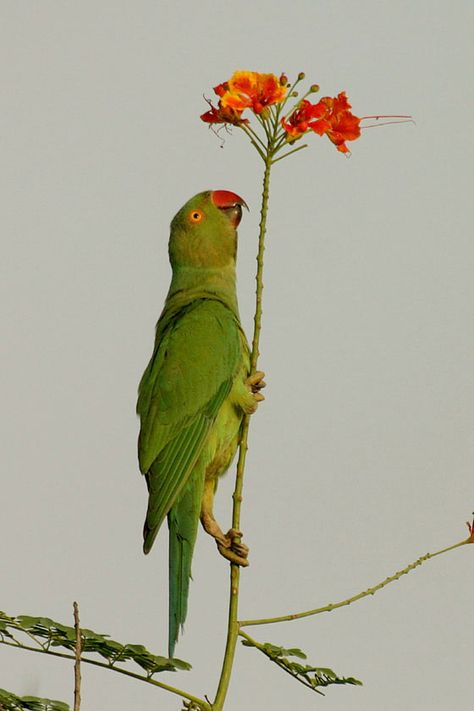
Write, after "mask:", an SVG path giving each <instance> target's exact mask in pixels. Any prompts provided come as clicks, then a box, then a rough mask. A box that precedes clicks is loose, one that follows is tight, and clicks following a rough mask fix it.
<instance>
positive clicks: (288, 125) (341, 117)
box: [281, 91, 360, 153]
mask: <svg viewBox="0 0 474 711" xmlns="http://www.w3.org/2000/svg"><path fill="white" fill-rule="evenodd" d="M350 109H351V105H350V103H349V102H348V100H347V96H346V93H345V92H344V91H342V92H341V93H340V94H338V95H337V97H336V98H334V99H333V98H331V97H330V96H325V97H324V98H323V99H321V100H320V101H318V103H317V104H311V103H310V102H309V101H307V100H306V99H304V100H303V101H302V102H301V103H300V105H299V106H298V108H297V109H296V111H293V113H292V114H290V116H289V118H288V120H286V119H282V122H281V124H282V126H283V128H284V129H285V131H286V132H287V134H288V135H289V136H290V140H296V139H297V138H300V136H302V135H303V134H304V133H306V131H309V130H311V131H314V132H315V133H317V134H318V135H319V136H323V135H324V134H326V135H327V137H328V138H329V139H330V140H331V141H332V142H333V143H334V145H335V146H336V147H337V150H338V151H340V152H341V153H348V152H349V149H348V148H347V146H346V144H345V141H354V140H355V139H356V138H359V136H360V118H358V117H357V116H354V114H352V113H351V111H350Z"/></svg>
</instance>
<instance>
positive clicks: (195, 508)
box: [168, 471, 204, 657]
mask: <svg viewBox="0 0 474 711" xmlns="http://www.w3.org/2000/svg"><path fill="white" fill-rule="evenodd" d="M203 484H204V476H203V474H202V473H201V472H199V471H197V472H196V471H195V472H194V473H193V475H192V477H191V479H190V481H189V482H188V483H187V485H186V487H185V489H184V491H183V493H182V494H181V496H180V498H179V499H178V501H177V502H176V504H175V505H174V506H173V508H172V509H171V511H170V512H169V514H168V527H169V626H168V654H169V656H170V657H172V656H173V654H174V648H175V645H176V642H177V641H178V636H179V631H180V628H181V629H182V628H183V625H184V621H185V620H186V613H187V610H188V593H189V581H190V579H191V562H192V558H193V551H194V544H195V542H196V535H197V528H198V523H199V515H200V512H201V499H202V490H203Z"/></svg>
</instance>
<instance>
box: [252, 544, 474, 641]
mask: <svg viewBox="0 0 474 711" xmlns="http://www.w3.org/2000/svg"><path fill="white" fill-rule="evenodd" d="M471 542H472V541H471V539H470V538H467V539H465V540H463V541H459V543H455V544H454V545H452V546H449V547H448V548H443V549H442V550H440V551H436V553H426V554H425V555H422V556H421V557H420V558H418V559H417V560H415V562H414V563H410V564H409V565H407V566H406V568H403V570H399V571H398V572H397V573H394V575H391V576H389V577H388V578H385V580H382V582H380V583H378V584H377V585H374V587H372V588H368V589H367V590H364V591H363V592H360V593H358V594H357V595H353V596H352V597H348V598H347V599H346V600H341V601H340V602H333V603H330V604H329V605H325V606H324V607H317V608H315V609H314V610H306V611H304V612H294V613H292V614H289V615H282V616H281V617H267V618H262V619H259V620H241V621H240V622H239V623H238V624H239V627H250V626H251V625H271V624H274V623H276V622H290V621H291V620H299V619H301V618H302V617H310V616H311V615H319V614H320V613H321V612H332V610H336V609H337V608H338V607H345V606H346V605H350V604H351V603H352V602H356V601H357V600H362V599H363V598H364V597H367V596H368V595H375V593H376V592H378V591H379V590H382V588H384V587H386V586H387V585H388V584H389V583H393V582H395V580H399V578H401V577H402V575H406V574H407V573H411V571H412V570H415V568H418V566H419V565H422V563H425V561H427V560H431V559H432V558H435V557H436V556H438V555H442V554H443V553H448V552H449V551H452V550H454V549H455V548H460V547H461V546H464V545H466V543H471Z"/></svg>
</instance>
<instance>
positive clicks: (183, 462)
mask: <svg viewBox="0 0 474 711" xmlns="http://www.w3.org/2000/svg"><path fill="white" fill-rule="evenodd" d="M159 326H160V324H158V329H157V333H159V338H157V342H156V344H155V351H154V353H153V356H152V359H151V361H150V365H149V366H148V368H147V370H146V371H145V374H144V376H143V378H142V381H141V383H140V388H139V399H138V405H137V411H138V413H139V415H140V418H141V430H140V436H139V459H140V468H141V470H142V472H143V473H144V474H146V478H147V483H148V489H149V505H148V513H147V519H146V523H145V530H144V535H145V545H144V549H145V551H148V550H149V549H150V548H151V545H152V543H153V540H154V538H155V536H156V534H157V532H158V529H159V527H160V526H161V524H162V522H163V520H164V518H165V516H166V514H167V513H168V511H169V510H170V508H171V507H172V506H173V504H174V502H175V501H176V499H177V497H178V496H179V494H180V492H181V491H182V489H183V487H184V486H185V485H186V482H187V481H188V478H189V476H190V473H191V471H192V469H193V467H194V465H195V464H196V461H197V459H198V457H199V454H200V452H201V450H202V447H203V445H204V443H205V441H206V438H207V435H208V433H209V430H210V428H211V427H212V424H213V422H214V420H215V418H216V417H217V414H218V412H219V410H220V408H221V406H222V403H223V402H224V400H225V398H226V397H227V396H228V394H229V393H230V390H231V388H232V384H233V381H234V378H235V375H236V373H237V371H238V368H239V363H240V359H241V345H240V338H239V327H238V323H237V320H236V318H235V316H234V314H233V313H232V311H230V309H228V308H227V307H226V306H225V305H224V304H222V303H221V302H219V301H215V300H214V301H213V300H202V301H198V302H197V303H195V304H194V305H193V307H192V308H188V309H186V310H185V312H184V313H182V314H179V315H178V316H177V317H176V318H175V319H173V320H172V321H171V322H170V323H169V325H168V327H167V328H166V329H165V330H164V332H163V329H162V330H161V332H160V328H159Z"/></svg>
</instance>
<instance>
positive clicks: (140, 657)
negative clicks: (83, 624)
mask: <svg viewBox="0 0 474 711" xmlns="http://www.w3.org/2000/svg"><path fill="white" fill-rule="evenodd" d="M15 632H25V633H27V634H28V635H29V637H30V640H29V642H28V644H31V642H33V643H34V642H36V643H37V644H38V648H39V649H41V648H43V650H47V649H50V648H51V647H62V648H63V649H66V650H68V651H69V652H73V651H74V650H75V649H76V630H75V629H74V627H69V626H67V625H63V624H61V623H60V622H55V621H54V620H51V619H50V618H49V617H33V616H32V615H18V616H17V617H9V616H8V615H6V614H5V613H4V612H0V644H1V643H2V642H3V643H4V644H11V643H12V642H9V641H8V640H12V641H15V642H17V643H18V644H19V646H22V641H21V637H20V638H19V637H18V635H17V636H15ZM42 640H45V642H44V641H42ZM81 641H82V655H81V658H82V661H84V662H87V661H88V658H89V657H88V656H87V655H88V654H91V653H92V654H99V655H100V656H101V657H102V658H103V659H105V660H106V661H107V662H108V664H109V665H110V666H111V667H112V668H114V667H116V668H118V665H119V664H122V663H124V662H127V661H133V662H135V664H137V665H138V666H139V667H141V668H142V669H144V670H145V671H146V673H147V677H152V676H153V674H157V673H159V672H163V671H178V669H181V670H188V669H191V665H190V664H188V662H184V661H183V660H181V659H169V658H168V657H165V656H160V655H157V654H152V653H151V652H149V651H148V649H146V647H144V646H143V645H142V644H121V643H120V642H116V641H115V640H113V639H110V637H109V636H108V635H106V634H101V633H99V632H94V631H93V630H89V629H86V628H84V629H82V628H81ZM25 708H26V707H25ZM0 711H1V709H0Z"/></svg>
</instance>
